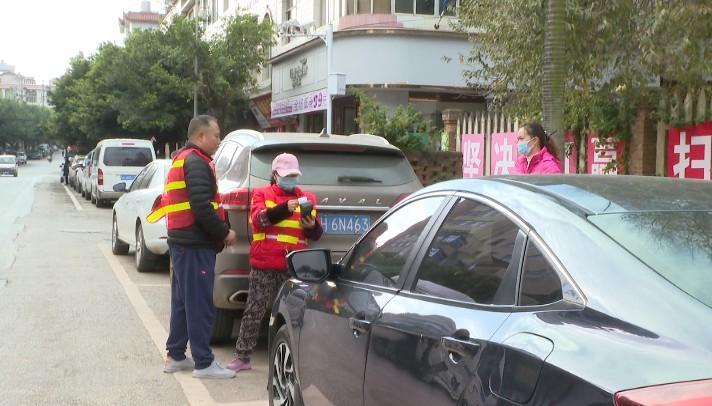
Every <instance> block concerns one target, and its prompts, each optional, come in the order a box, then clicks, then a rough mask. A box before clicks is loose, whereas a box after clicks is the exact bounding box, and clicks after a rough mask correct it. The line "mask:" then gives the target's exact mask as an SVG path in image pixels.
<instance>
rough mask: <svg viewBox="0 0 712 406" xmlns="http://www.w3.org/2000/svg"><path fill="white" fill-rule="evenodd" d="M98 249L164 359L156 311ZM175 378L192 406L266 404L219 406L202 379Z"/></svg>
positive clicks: (116, 264) (259, 404)
mask: <svg viewBox="0 0 712 406" xmlns="http://www.w3.org/2000/svg"><path fill="white" fill-rule="evenodd" d="M97 246H98V247H99V251H101V253H102V254H104V258H106V262H108V263H109V266H110V267H111V270H112V271H113V272H114V275H115V276H116V279H118V280H119V283H121V286H122V287H123V288H124V292H125V293H126V296H127V297H128V299H129V302H131V306H133V308H134V310H135V311H136V314H138V317H139V318H140V319H141V322H142V323H143V326H144V328H146V331H147V332H148V334H149V335H150V336H151V339H152V340H153V344H154V345H155V346H156V349H157V350H158V352H159V354H161V356H162V357H163V356H165V352H166V350H165V343H166V339H167V338H168V333H167V332H166V330H165V329H164V328H163V325H161V323H160V322H159V321H158V319H157V318H156V315H155V314H154V313H153V311H151V308H150V307H149V306H148V304H147V303H146V300H145V299H144V298H143V296H142V295H141V292H139V290H138V286H137V285H136V284H135V283H133V281H132V280H131V279H130V278H129V275H128V273H127V272H126V270H125V269H124V267H123V265H121V263H120V262H119V261H118V260H117V259H116V258H115V257H114V255H113V254H112V253H111V252H110V251H109V248H108V246H106V245H104V244H97ZM156 373H157V374H158V373H163V372H162V371H161V365H156ZM173 376H174V377H175V378H176V380H177V381H178V383H179V384H180V386H181V388H182V389H183V393H184V394H185V397H186V399H188V403H190V404H191V405H217V406H264V405H266V404H267V403H266V402H265V401H255V402H234V403H217V402H215V400H213V398H212V396H210V392H208V389H207V388H206V387H205V385H204V384H203V383H202V381H201V380H200V379H195V378H193V377H192V376H191V374H190V373H180V372H179V373H174V374H173Z"/></svg>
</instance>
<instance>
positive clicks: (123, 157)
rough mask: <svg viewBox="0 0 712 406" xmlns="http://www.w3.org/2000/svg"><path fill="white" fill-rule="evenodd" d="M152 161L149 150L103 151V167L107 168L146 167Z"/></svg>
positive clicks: (134, 148)
mask: <svg viewBox="0 0 712 406" xmlns="http://www.w3.org/2000/svg"><path fill="white" fill-rule="evenodd" d="M152 160H153V159H152V157H151V149H150V148H141V147H107V148H106V149H105V150H104V165H107V166H146V165H148V164H149V163H150V162H151V161H152Z"/></svg>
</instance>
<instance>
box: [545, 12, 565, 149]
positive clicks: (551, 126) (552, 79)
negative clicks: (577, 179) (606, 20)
mask: <svg viewBox="0 0 712 406" xmlns="http://www.w3.org/2000/svg"><path fill="white" fill-rule="evenodd" d="M565 18H566V0H547V1H546V28H545V29H546V35H545V38H544V83H543V85H544V87H543V89H542V90H543V92H542V93H543V96H544V100H543V107H544V109H543V110H544V128H545V129H546V131H547V132H548V133H549V134H553V136H552V138H553V139H554V142H556V146H557V147H559V160H560V161H561V162H564V153H565V152H564V149H565V148H564V129H563V116H564V82H565V80H566V68H565V65H564V62H565V61H564V40H565V39H564V35H565V30H564V19H565Z"/></svg>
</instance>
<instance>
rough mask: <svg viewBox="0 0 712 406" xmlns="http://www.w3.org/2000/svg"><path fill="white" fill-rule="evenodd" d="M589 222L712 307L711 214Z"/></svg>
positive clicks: (617, 216) (633, 216)
mask: <svg viewBox="0 0 712 406" xmlns="http://www.w3.org/2000/svg"><path fill="white" fill-rule="evenodd" d="M589 220H590V221H591V222H593V223H594V224H595V225H596V226H598V228H600V229H601V230H603V232H605V233H606V234H608V235H609V236H611V237H612V238H613V239H614V240H616V241H617V242H618V243H619V244H620V245H622V246H623V247H624V248H626V249H627V250H628V251H630V252H631V253H632V254H633V255H635V256H636V257H638V258H639V259H640V260H641V261H643V262H645V263H646V264H647V265H648V266H649V267H651V268H652V269H653V270H655V272H657V273H659V274H660V275H661V276H663V277H664V278H665V279H667V280H668V281H670V283H672V284H673V285H675V286H677V287H678V288H680V289H682V290H683V291H685V292H687V294H689V295H690V296H692V297H694V298H695V299H697V300H699V301H700V302H702V303H704V304H706V305H707V306H709V307H712V289H710V286H712V212H711V211H698V212H647V213H623V214H606V215H599V216H591V217H589Z"/></svg>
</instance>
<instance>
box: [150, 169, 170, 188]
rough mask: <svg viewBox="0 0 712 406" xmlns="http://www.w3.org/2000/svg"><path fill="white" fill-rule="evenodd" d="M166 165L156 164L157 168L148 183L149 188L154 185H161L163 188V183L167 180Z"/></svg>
mask: <svg viewBox="0 0 712 406" xmlns="http://www.w3.org/2000/svg"><path fill="white" fill-rule="evenodd" d="M166 172H167V171H166V166H164V165H156V170H155V171H154V172H153V174H152V175H151V180H150V181H149V182H147V183H146V187H148V188H153V187H160V188H161V189H163V185H164V184H165V181H166V175H167V173H166Z"/></svg>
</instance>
